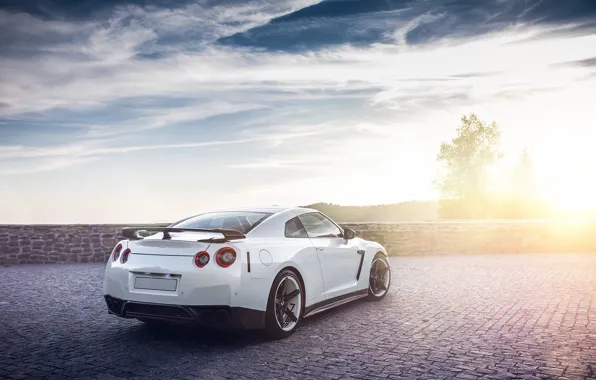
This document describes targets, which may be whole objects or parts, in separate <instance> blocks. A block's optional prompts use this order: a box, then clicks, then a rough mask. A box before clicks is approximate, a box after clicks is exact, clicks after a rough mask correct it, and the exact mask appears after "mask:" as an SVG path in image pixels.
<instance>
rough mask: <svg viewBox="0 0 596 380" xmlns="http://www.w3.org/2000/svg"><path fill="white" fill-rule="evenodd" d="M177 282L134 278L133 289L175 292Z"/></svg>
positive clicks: (162, 279) (166, 279)
mask: <svg viewBox="0 0 596 380" xmlns="http://www.w3.org/2000/svg"><path fill="white" fill-rule="evenodd" d="M177 285H178V280H176V279H171V278H150V277H137V278H135V289H147V290H166V291H170V292H173V291H175V290H176V286H177Z"/></svg>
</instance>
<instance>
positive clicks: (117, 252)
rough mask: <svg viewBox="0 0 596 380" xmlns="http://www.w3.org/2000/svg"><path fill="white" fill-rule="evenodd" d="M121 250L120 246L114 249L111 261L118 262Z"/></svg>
mask: <svg viewBox="0 0 596 380" xmlns="http://www.w3.org/2000/svg"><path fill="white" fill-rule="evenodd" d="M121 250H122V244H118V245H117V246H115V247H114V251H113V252H112V261H116V260H118V257H119V256H120V251H121Z"/></svg>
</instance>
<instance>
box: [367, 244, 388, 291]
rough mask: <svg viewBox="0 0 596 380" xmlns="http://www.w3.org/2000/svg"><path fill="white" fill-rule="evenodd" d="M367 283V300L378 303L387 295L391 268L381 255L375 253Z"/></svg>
mask: <svg viewBox="0 0 596 380" xmlns="http://www.w3.org/2000/svg"><path fill="white" fill-rule="evenodd" d="M368 283H369V284H368V299H369V300H371V301H379V300H381V299H383V298H384V297H385V296H386V295H387V292H388V291H389V286H390V285H391V268H390V266H389V261H388V260H387V257H385V255H383V254H382V253H377V255H376V256H375V258H374V259H373V261H372V264H371V266H370V278H369V281H368Z"/></svg>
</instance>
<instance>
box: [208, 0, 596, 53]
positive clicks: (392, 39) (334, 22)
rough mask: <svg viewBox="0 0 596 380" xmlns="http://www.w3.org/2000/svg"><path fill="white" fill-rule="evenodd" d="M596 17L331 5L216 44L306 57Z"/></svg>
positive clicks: (497, 6)
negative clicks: (332, 49) (341, 47)
mask: <svg viewBox="0 0 596 380" xmlns="http://www.w3.org/2000/svg"><path fill="white" fill-rule="evenodd" d="M594 17H596V3H594V2H591V1H589V0H569V1H558V0H481V1H469V0H455V1H454V0H435V1H432V2H429V1H422V0H413V1H405V0H332V1H322V2H320V3H317V4H313V5H311V6H309V7H305V8H302V9H300V10H297V11H295V12H293V13H289V14H286V15H283V16H281V17H278V18H276V19H273V20H271V22H269V23H267V24H264V25H260V26H257V27H255V28H252V29H249V30H246V31H242V32H239V33H236V34H234V35H231V36H227V37H223V38H221V39H220V40H219V42H220V43H222V44H224V45H235V46H236V45H240V46H251V47H259V48H264V49H269V50H273V51H309V50H313V49H320V48H324V47H329V46H332V45H338V44H351V45H353V46H367V45H370V44H373V43H398V44H408V45H412V44H413V45H418V44H427V43H431V42H436V41H438V40H441V39H444V38H450V39H453V38H465V37H473V36H481V35H485V34H488V33H492V32H495V31H500V30H503V29H506V28H510V27H512V26H536V25H549V26H551V25H556V24H561V23H570V22H573V23H581V24H585V23H589V22H590V21H591V20H593V19H594ZM396 31H397V33H395V32H396Z"/></svg>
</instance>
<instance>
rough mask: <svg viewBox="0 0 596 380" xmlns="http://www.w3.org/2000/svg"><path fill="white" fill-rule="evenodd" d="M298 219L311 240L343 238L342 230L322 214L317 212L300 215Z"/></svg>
mask: <svg viewBox="0 0 596 380" xmlns="http://www.w3.org/2000/svg"><path fill="white" fill-rule="evenodd" d="M298 218H300V221H301V222H302V225H304V228H305V229H306V233H307V234H308V236H309V237H311V238H317V237H340V236H341V230H340V229H339V228H338V227H337V226H336V225H335V224H333V222H332V221H330V220H329V219H327V218H326V217H325V216H324V215H322V214H319V213H317V212H315V213H311V214H303V215H300V216H299V217H298Z"/></svg>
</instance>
